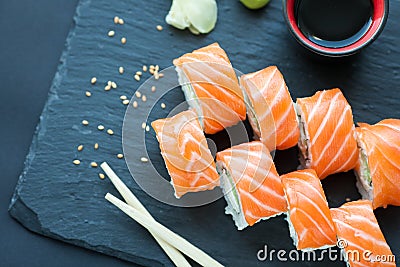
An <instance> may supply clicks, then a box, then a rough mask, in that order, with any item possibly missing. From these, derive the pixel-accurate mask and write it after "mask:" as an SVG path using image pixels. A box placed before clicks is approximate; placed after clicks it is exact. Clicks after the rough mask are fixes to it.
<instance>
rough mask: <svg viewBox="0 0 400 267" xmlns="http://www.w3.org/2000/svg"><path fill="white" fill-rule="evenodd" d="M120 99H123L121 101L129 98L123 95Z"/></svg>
mask: <svg viewBox="0 0 400 267" xmlns="http://www.w3.org/2000/svg"><path fill="white" fill-rule="evenodd" d="M119 99H121V100H126V99H128V98H127V97H126V95H121V96H120V97H119Z"/></svg>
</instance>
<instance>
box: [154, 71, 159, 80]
mask: <svg viewBox="0 0 400 267" xmlns="http://www.w3.org/2000/svg"><path fill="white" fill-rule="evenodd" d="M159 78H160V75H158V71H155V72H154V79H156V80H158V79H159Z"/></svg>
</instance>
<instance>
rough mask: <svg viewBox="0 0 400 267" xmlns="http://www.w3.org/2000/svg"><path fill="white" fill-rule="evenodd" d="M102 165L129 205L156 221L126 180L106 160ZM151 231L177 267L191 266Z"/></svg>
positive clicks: (175, 250) (174, 249) (173, 248)
mask: <svg viewBox="0 0 400 267" xmlns="http://www.w3.org/2000/svg"><path fill="white" fill-rule="evenodd" d="M100 167H101V168H102V169H103V171H104V172H105V173H106V174H107V176H108V178H110V180H111V182H112V183H113V184H114V186H115V188H116V189H117V190H118V192H119V193H120V194H121V196H122V197H123V198H124V199H125V201H126V203H128V205H130V206H132V207H133V208H135V209H136V210H138V211H139V212H141V213H142V214H143V215H145V216H147V217H148V218H149V219H151V220H153V221H154V218H153V217H152V216H151V214H150V213H149V212H148V211H147V210H146V208H145V207H144V206H143V205H142V203H141V202H140V201H139V199H137V197H136V196H135V195H134V194H133V193H132V192H131V191H130V190H129V188H128V187H127V186H126V185H125V184H124V182H122V180H121V179H120V178H119V177H118V176H117V174H115V172H114V171H113V170H112V169H111V167H110V166H109V165H108V164H107V163H106V162H103V163H102V164H101V165H100ZM150 233H151V234H152V236H153V237H154V239H155V240H156V241H157V242H158V244H159V245H160V247H161V248H162V249H163V250H164V251H165V253H166V254H167V255H168V257H169V258H170V259H171V260H172V262H173V263H174V264H175V265H176V266H177V267H190V266H191V265H190V263H189V262H188V261H187V260H186V258H185V257H184V256H183V255H182V254H181V253H180V252H179V250H177V249H176V248H175V247H173V246H171V245H170V244H168V243H167V242H165V241H164V240H163V239H162V238H160V237H159V236H157V235H156V234H155V233H153V232H152V231H150Z"/></svg>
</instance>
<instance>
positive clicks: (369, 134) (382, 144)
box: [355, 119, 400, 209]
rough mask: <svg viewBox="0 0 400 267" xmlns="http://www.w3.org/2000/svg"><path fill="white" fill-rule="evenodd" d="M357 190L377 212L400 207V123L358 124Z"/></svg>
mask: <svg viewBox="0 0 400 267" xmlns="http://www.w3.org/2000/svg"><path fill="white" fill-rule="evenodd" d="M358 125H359V126H360V127H357V128H356V133H357V143H358V147H359V157H358V164H357V166H356V168H355V173H356V176H357V188H358V190H359V191H360V193H361V195H362V196H363V198H364V199H369V200H371V201H372V206H373V207H374V209H376V208H378V207H385V208H386V206H387V205H394V206H400V197H399V195H400V157H399V155H400V120H397V119H386V120H382V121H380V122H378V123H377V124H375V125H369V124H367V123H358Z"/></svg>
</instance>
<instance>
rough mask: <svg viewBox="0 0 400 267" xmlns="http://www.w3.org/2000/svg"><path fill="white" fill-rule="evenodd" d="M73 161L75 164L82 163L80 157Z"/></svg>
mask: <svg viewBox="0 0 400 267" xmlns="http://www.w3.org/2000/svg"><path fill="white" fill-rule="evenodd" d="M73 163H74V164H75V165H79V164H81V161H80V160H79V159H76V160H74V161H73Z"/></svg>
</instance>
